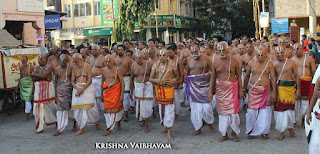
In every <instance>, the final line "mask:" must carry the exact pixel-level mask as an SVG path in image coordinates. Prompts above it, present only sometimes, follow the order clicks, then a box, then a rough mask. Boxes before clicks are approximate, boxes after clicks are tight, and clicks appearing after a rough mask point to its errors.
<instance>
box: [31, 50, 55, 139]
mask: <svg viewBox="0 0 320 154" xmlns="http://www.w3.org/2000/svg"><path fill="white" fill-rule="evenodd" d="M38 61H39V66H37V67H36V68H35V69H34V71H33V73H32V75H31V78H32V80H33V81H34V102H33V103H34V105H33V115H34V118H35V121H36V126H35V127H36V129H37V130H36V132H35V134H39V133H42V132H44V130H43V125H44V124H46V125H51V124H56V123H57V118H56V112H57V105H56V104H55V102H54V100H55V90H54V85H53V82H52V81H51V79H52V72H53V69H54V68H53V67H51V66H50V65H49V64H47V56H46V55H45V54H41V55H39V58H38ZM44 94H45V95H44Z"/></svg>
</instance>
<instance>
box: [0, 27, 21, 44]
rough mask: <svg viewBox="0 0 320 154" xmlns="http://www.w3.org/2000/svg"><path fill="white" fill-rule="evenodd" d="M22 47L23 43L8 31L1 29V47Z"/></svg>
mask: <svg viewBox="0 0 320 154" xmlns="http://www.w3.org/2000/svg"><path fill="white" fill-rule="evenodd" d="M15 45H21V42H20V41H18V40H17V39H16V38H15V37H13V36H12V35H11V34H10V33H9V32H8V31H7V30H5V29H0V46H15Z"/></svg>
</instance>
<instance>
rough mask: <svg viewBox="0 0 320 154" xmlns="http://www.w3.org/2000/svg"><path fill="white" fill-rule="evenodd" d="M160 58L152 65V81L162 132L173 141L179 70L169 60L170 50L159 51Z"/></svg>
mask: <svg viewBox="0 0 320 154" xmlns="http://www.w3.org/2000/svg"><path fill="white" fill-rule="evenodd" d="M159 56H160V60H159V61H158V62H156V63H154V65H153V66H152V70H151V74H150V78H149V80H150V82H152V83H154V84H155V85H154V86H155V90H156V92H155V93H156V103H158V104H159V114H160V122H161V124H163V126H164V127H165V129H164V130H163V131H161V132H160V133H161V134H165V133H167V137H168V141H172V140H173V137H172V132H171V128H172V126H173V122H174V117H175V115H174V104H173V98H174V84H175V83H176V81H177V80H178V77H179V75H178V72H177V70H176V69H174V67H173V66H172V64H171V63H170V61H169V60H168V51H167V50H160V51H159ZM173 75H174V76H175V78H173Z"/></svg>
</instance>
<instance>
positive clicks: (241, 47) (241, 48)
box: [234, 44, 246, 67]
mask: <svg viewBox="0 0 320 154" xmlns="http://www.w3.org/2000/svg"><path fill="white" fill-rule="evenodd" d="M237 50H238V51H237V53H236V54H235V55H234V58H235V59H237V60H238V62H239V64H240V65H239V67H241V63H240V62H241V61H240V60H241V56H242V55H243V54H245V51H246V47H245V46H244V45H243V44H239V45H238V46H237Z"/></svg>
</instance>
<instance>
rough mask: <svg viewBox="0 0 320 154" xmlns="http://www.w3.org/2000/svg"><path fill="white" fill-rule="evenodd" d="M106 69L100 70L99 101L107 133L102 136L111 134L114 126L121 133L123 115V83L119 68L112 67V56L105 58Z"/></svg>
mask: <svg viewBox="0 0 320 154" xmlns="http://www.w3.org/2000/svg"><path fill="white" fill-rule="evenodd" d="M105 62H106V67H104V68H103V69H102V82H101V85H102V86H101V96H103V97H102V98H101V101H103V103H104V108H105V113H104V117H105V119H106V125H107V132H106V133H105V134H103V135H104V136H107V135H110V134H112V129H113V128H114V126H115V124H117V125H118V131H121V130H122V129H121V125H120V121H121V118H122V114H123V103H122V102H123V97H124V86H125V85H124V84H125V83H124V81H123V77H122V72H121V71H120V69H119V67H115V66H114V63H113V62H114V60H113V56H111V55H107V56H106V57H105Z"/></svg>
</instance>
